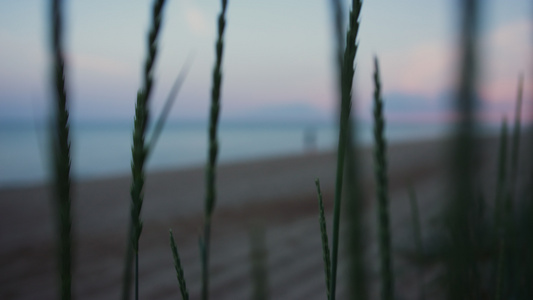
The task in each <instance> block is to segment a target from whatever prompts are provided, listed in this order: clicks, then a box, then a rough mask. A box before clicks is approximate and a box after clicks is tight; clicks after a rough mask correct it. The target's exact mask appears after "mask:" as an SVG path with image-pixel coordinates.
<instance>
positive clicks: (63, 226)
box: [51, 0, 72, 300]
mask: <svg viewBox="0 0 533 300" xmlns="http://www.w3.org/2000/svg"><path fill="white" fill-rule="evenodd" d="M62 9H63V1H61V0H53V1H52V9H51V12H52V16H51V17H52V55H53V78H54V97H55V105H54V106H55V124H54V126H53V134H52V136H51V140H52V147H53V148H52V151H51V153H52V156H53V157H52V159H53V162H54V167H53V173H54V193H55V197H54V198H55V199H54V201H55V203H54V204H55V209H56V213H57V230H58V233H59V237H58V239H59V240H58V263H59V274H60V278H61V280H60V282H61V284H60V285H61V287H60V294H61V299H63V300H66V299H71V297H72V287H71V286H72V234H71V230H72V216H71V201H72V199H71V184H70V183H71V180H70V162H71V159H70V138H69V112H68V101H67V93H66V88H65V61H64V59H63V48H62V46H63V45H62V43H63V25H62V24H63V23H62V21H63V18H62Z"/></svg>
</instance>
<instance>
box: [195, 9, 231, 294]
mask: <svg viewBox="0 0 533 300" xmlns="http://www.w3.org/2000/svg"><path fill="white" fill-rule="evenodd" d="M227 4H228V1H227V0H221V5H222V8H221V12H220V14H219V16H218V36H217V42H216V47H215V49H216V50H215V52H216V60H215V67H214V70H213V88H212V90H211V111H210V115H209V138H208V144H209V153H208V159H207V167H206V197H205V221H204V235H203V240H201V242H200V245H201V256H202V299H203V300H207V299H209V244H210V236H211V216H212V214H213V209H214V206H215V202H216V183H215V179H216V174H215V171H216V163H217V155H218V137H217V129H218V118H219V114H220V93H221V89H222V55H223V50H224V29H225V27H226V7H227Z"/></svg>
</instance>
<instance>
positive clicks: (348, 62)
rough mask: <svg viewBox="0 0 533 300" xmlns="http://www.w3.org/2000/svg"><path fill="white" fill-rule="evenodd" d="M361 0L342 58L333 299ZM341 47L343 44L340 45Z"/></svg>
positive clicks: (354, 10) (355, 5)
mask: <svg viewBox="0 0 533 300" xmlns="http://www.w3.org/2000/svg"><path fill="white" fill-rule="evenodd" d="M361 6H362V3H361V1H357V0H353V1H352V10H351V11H350V17H349V21H350V22H349V29H348V33H347V34H346V43H345V50H344V55H343V59H342V66H341V65H340V64H339V67H341V69H340V70H339V73H340V76H339V77H340V79H341V80H340V83H339V88H340V90H341V101H340V102H341V103H340V118H339V140H338V146H337V172H336V181H335V202H334V207H333V237H332V239H333V240H332V254H331V287H330V293H331V299H333V300H334V299H335V290H336V283H337V260H338V252H339V229H340V211H341V198H342V184H343V175H344V159H345V155H346V148H347V143H346V142H347V141H346V135H347V134H348V133H349V130H348V127H349V126H350V124H349V120H350V111H351V108H352V83H353V75H354V60H355V55H356V53H357V43H356V40H357V34H358V31H359V15H360V13H361ZM338 47H339V48H340V47H342V46H340V45H338Z"/></svg>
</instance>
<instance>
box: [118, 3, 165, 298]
mask: <svg viewBox="0 0 533 300" xmlns="http://www.w3.org/2000/svg"><path fill="white" fill-rule="evenodd" d="M164 4H165V0H155V2H154V5H153V10H152V19H151V24H150V26H151V27H150V32H149V34H148V40H147V42H148V45H147V56H146V61H145V64H144V70H143V80H142V87H141V89H140V90H139V91H138V92H137V102H136V104H135V119H134V129H133V146H132V150H131V152H132V162H131V173H132V183H131V188H130V195H131V224H130V229H129V241H128V248H127V253H126V259H127V261H126V266H125V270H124V283H123V290H122V299H124V300H127V299H130V290H131V273H132V270H131V259H132V258H134V264H135V269H134V278H135V279H134V282H135V299H136V300H137V299H138V297H139V293H138V291H139V272H138V270H139V239H140V237H141V232H142V221H141V209H142V205H143V198H144V192H143V189H144V177H145V174H144V173H145V172H144V165H145V161H146V157H147V151H148V149H147V145H146V144H145V136H146V127H147V124H148V121H149V120H148V117H149V109H148V104H149V99H150V94H151V91H152V84H153V67H154V62H155V58H156V55H157V48H158V44H157V38H158V35H159V31H160V28H161V19H162V12H163V5H164Z"/></svg>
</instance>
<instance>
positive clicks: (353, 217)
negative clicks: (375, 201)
mask: <svg viewBox="0 0 533 300" xmlns="http://www.w3.org/2000/svg"><path fill="white" fill-rule="evenodd" d="M349 123H350V125H351V126H349V127H348V135H347V137H346V139H347V144H348V146H347V147H348V151H347V153H346V183H347V185H348V186H347V189H346V206H345V209H346V216H347V219H348V220H347V221H348V232H347V234H346V235H345V236H346V238H347V241H348V253H349V257H348V260H349V265H348V274H349V280H350V282H352V284H350V297H351V298H356V299H360V300H365V299H368V290H367V276H366V269H365V257H364V252H365V245H364V231H363V227H364V224H363V208H364V206H363V196H362V194H361V186H360V180H359V172H358V169H357V167H358V166H360V164H359V163H358V162H359V160H358V158H359V155H358V150H357V149H356V145H355V143H354V140H356V136H355V135H354V133H355V132H357V130H356V128H355V126H356V124H355V123H353V124H352V121H351V120H350V122H349Z"/></svg>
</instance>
